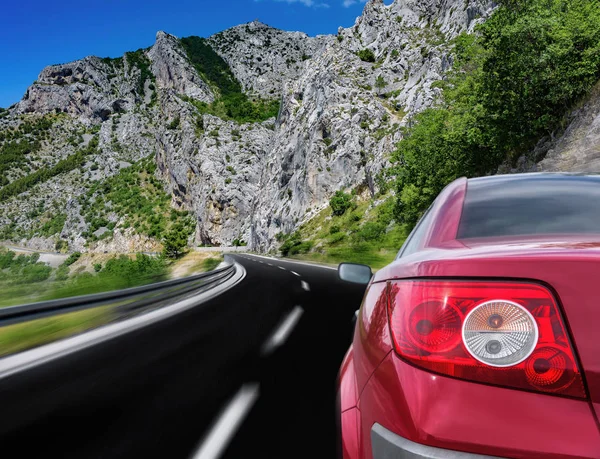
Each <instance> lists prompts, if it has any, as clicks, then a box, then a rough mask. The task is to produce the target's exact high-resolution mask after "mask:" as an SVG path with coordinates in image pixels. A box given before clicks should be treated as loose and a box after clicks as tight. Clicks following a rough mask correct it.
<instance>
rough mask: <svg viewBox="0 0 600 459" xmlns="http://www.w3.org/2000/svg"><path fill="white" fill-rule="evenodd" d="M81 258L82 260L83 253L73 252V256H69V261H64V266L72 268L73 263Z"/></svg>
mask: <svg viewBox="0 0 600 459" xmlns="http://www.w3.org/2000/svg"><path fill="white" fill-rule="evenodd" d="M80 258H81V252H73V253H72V254H71V255H69V256H68V257H67V259H66V260H65V261H64V263H63V264H64V265H65V266H71V265H72V264H73V263H75V262H76V261H77V260H79V259H80Z"/></svg>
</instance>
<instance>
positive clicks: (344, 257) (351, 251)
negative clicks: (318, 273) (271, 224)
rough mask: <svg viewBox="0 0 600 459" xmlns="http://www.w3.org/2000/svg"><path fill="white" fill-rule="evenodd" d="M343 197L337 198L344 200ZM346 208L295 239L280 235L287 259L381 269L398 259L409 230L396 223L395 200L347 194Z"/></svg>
mask: <svg viewBox="0 0 600 459" xmlns="http://www.w3.org/2000/svg"><path fill="white" fill-rule="evenodd" d="M341 196H342V193H339V194H338V195H337V197H341ZM343 196H345V198H341V199H342V200H343V201H342V202H344V203H345V204H342V205H341V206H339V205H336V204H335V197H334V198H333V199H332V202H333V203H334V205H333V206H331V205H330V206H329V207H327V208H326V209H324V210H322V211H321V212H320V213H319V214H318V215H317V216H316V217H314V218H312V219H311V220H310V221H308V222H307V223H305V224H304V225H302V226H301V227H300V229H299V230H298V231H297V232H296V233H294V234H291V235H287V236H286V235H284V234H279V235H278V237H277V239H278V240H279V242H280V243H281V247H280V250H281V254H282V255H283V256H287V257H292V258H299V259H304V260H311V261H319V262H325V263H335V264H337V263H340V262H343V261H348V262H355V263H366V264H368V265H370V266H372V267H373V268H380V267H383V266H385V265H386V264H388V263H389V262H390V261H392V260H393V259H394V257H395V256H396V254H397V253H398V250H399V249H400V247H401V246H402V243H403V242H404V240H405V239H406V237H407V235H408V227H407V225H404V224H397V223H396V222H395V221H394V206H395V198H394V197H393V196H384V197H381V198H379V199H378V200H372V199H360V198H359V197H358V196H356V195H351V194H343Z"/></svg>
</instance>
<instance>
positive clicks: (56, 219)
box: [39, 212, 67, 250]
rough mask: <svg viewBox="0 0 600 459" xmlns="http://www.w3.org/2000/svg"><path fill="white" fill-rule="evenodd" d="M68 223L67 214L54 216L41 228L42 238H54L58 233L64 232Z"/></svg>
mask: <svg viewBox="0 0 600 459" xmlns="http://www.w3.org/2000/svg"><path fill="white" fill-rule="evenodd" d="M66 221H67V214H65V213H62V212H61V213H58V214H56V215H53V216H52V217H51V218H50V219H49V220H48V221H46V222H45V223H44V224H43V225H42V227H41V228H40V231H39V234H40V236H43V237H50V236H54V235H55V234H57V233H60V232H61V231H62V229H63V227H64V226H65V222H66ZM59 250H60V249H59Z"/></svg>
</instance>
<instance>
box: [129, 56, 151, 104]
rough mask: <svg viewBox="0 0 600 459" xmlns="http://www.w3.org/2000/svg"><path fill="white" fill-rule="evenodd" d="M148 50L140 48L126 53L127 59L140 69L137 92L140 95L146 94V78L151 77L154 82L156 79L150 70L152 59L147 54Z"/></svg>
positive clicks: (130, 63)
mask: <svg viewBox="0 0 600 459" xmlns="http://www.w3.org/2000/svg"><path fill="white" fill-rule="evenodd" d="M145 51H146V50H144V49H138V50H137V51H133V52H128V53H125V59H127V62H128V63H129V65H131V66H132V67H137V68H138V69H139V70H140V75H139V77H138V81H137V86H136V92H137V93H138V94H139V95H142V96H143V95H144V85H145V83H146V80H148V79H150V80H151V81H152V82H155V81H156V78H155V77H154V74H153V73H152V70H150V65H151V62H150V59H148V56H146V52H145Z"/></svg>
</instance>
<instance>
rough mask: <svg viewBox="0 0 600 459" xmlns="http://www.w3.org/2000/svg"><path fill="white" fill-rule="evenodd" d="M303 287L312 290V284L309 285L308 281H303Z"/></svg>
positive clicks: (308, 290)
mask: <svg viewBox="0 0 600 459" xmlns="http://www.w3.org/2000/svg"><path fill="white" fill-rule="evenodd" d="M302 288H303V289H304V290H306V291H307V292H310V285H308V282H306V281H302Z"/></svg>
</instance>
